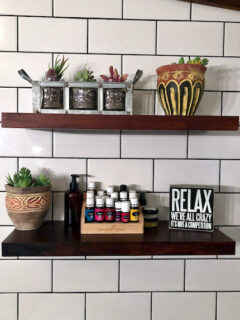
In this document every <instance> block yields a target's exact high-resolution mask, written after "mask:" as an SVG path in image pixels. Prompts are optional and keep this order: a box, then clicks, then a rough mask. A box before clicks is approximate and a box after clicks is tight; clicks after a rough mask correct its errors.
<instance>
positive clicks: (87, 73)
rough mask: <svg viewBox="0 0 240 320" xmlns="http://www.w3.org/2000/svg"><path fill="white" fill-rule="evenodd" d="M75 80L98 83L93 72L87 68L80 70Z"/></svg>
mask: <svg viewBox="0 0 240 320" xmlns="http://www.w3.org/2000/svg"><path fill="white" fill-rule="evenodd" d="M74 80H75V81H82V82H92V81H96V79H94V75H93V71H91V70H89V69H87V68H85V69H81V70H79V71H78V72H77V73H76V74H75V77H74Z"/></svg>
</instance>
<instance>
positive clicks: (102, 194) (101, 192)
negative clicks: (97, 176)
mask: <svg viewBox="0 0 240 320" xmlns="http://www.w3.org/2000/svg"><path fill="white" fill-rule="evenodd" d="M104 195H105V193H104V191H103V190H98V191H97V196H98V197H104Z"/></svg>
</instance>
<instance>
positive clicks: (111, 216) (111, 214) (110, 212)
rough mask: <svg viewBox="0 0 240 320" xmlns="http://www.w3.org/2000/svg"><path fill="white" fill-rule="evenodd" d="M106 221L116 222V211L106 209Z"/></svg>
mask: <svg viewBox="0 0 240 320" xmlns="http://www.w3.org/2000/svg"><path fill="white" fill-rule="evenodd" d="M105 220H106V221H114V209H113V208H106V209H105Z"/></svg>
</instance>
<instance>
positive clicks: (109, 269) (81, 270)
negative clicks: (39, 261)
mask: <svg viewBox="0 0 240 320" xmlns="http://www.w3.org/2000/svg"><path fill="white" fill-rule="evenodd" d="M66 270H68V271H69V273H68V275H67V276H65V274H66ZM117 290H118V261H101V260H88V261H86V260H85V261H54V263H53V291H55V292H101V291H108V292H109V291H117Z"/></svg>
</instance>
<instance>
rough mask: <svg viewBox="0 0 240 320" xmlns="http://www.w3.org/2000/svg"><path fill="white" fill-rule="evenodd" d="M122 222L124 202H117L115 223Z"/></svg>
mask: <svg viewBox="0 0 240 320" xmlns="http://www.w3.org/2000/svg"><path fill="white" fill-rule="evenodd" d="M121 220H122V202H121V201H116V202H115V221H116V222H121Z"/></svg>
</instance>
